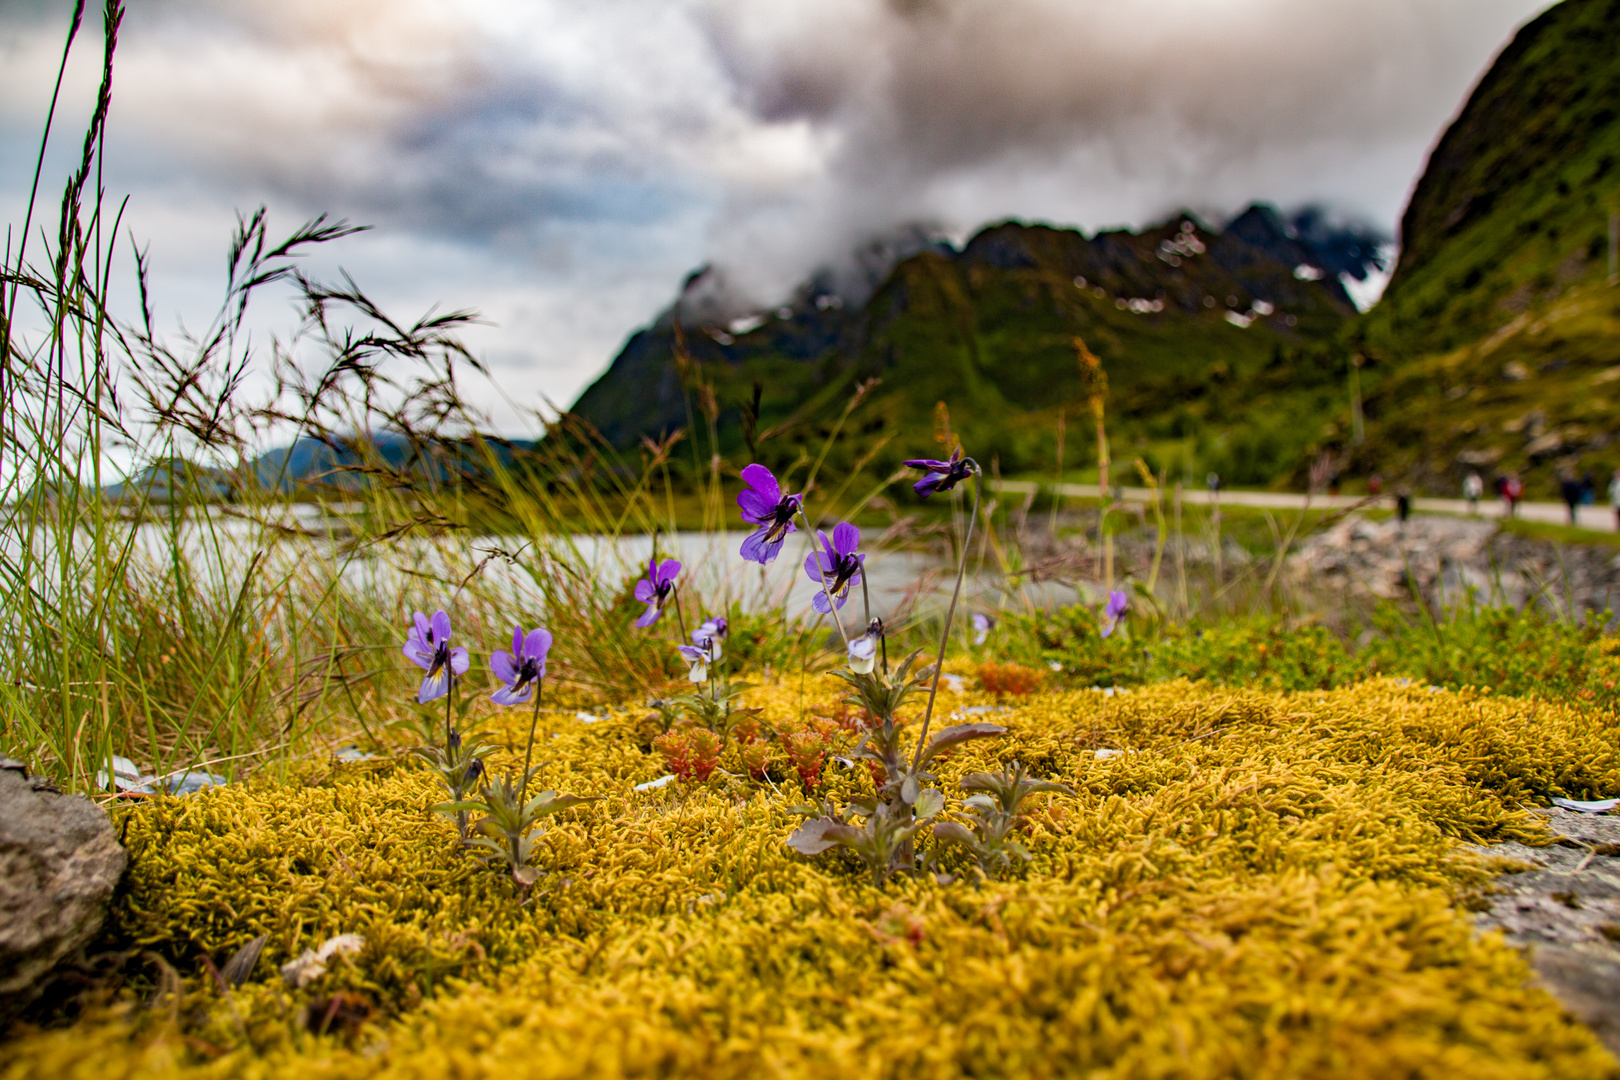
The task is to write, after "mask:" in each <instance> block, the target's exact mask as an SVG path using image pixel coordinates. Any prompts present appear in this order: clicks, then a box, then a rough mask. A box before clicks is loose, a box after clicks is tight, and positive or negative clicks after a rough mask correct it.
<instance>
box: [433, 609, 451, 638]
mask: <svg viewBox="0 0 1620 1080" xmlns="http://www.w3.org/2000/svg"><path fill="white" fill-rule="evenodd" d="M449 640H450V615H449V613H448V612H446V611H445V610H444V609H443V608H440V609H439V610H438V611H435V612H434V613H433V644H435V645H443V644H444V643H445V642H447V641H449Z"/></svg>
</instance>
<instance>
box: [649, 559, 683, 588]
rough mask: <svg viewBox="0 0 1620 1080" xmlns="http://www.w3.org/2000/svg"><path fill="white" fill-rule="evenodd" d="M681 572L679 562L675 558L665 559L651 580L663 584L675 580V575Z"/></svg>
mask: <svg viewBox="0 0 1620 1080" xmlns="http://www.w3.org/2000/svg"><path fill="white" fill-rule="evenodd" d="M680 572H681V564H680V561H679V560H677V559H665V560H664V565H663V566H660V567H659V568H658V576H657V577H656V578H654V579H653V580H654V581H656V582H657V583H658V584H660V585H663V584H666V583H667V582H671V581H674V580H675V575H676V574H678V573H680Z"/></svg>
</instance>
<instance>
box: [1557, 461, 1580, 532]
mask: <svg viewBox="0 0 1620 1080" xmlns="http://www.w3.org/2000/svg"><path fill="white" fill-rule="evenodd" d="M1558 494H1559V495H1561V496H1562V497H1563V499H1564V505H1565V506H1567V507H1568V508H1569V524H1570V527H1571V528H1574V527H1575V526H1576V525H1579V524H1580V523H1581V521H1580V505H1581V499H1582V497H1583V496H1584V495H1585V494H1586V493H1585V492H1583V491H1582V490H1581V482H1580V481H1579V480H1577V479H1575V474H1574V473H1565V474H1564V475H1563V476H1561V477H1559V478H1558Z"/></svg>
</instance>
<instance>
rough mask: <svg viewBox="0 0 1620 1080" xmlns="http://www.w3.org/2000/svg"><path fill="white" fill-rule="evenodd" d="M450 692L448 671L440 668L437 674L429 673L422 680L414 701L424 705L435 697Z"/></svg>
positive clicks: (440, 696)
mask: <svg viewBox="0 0 1620 1080" xmlns="http://www.w3.org/2000/svg"><path fill="white" fill-rule="evenodd" d="M449 692H450V672H449V671H448V670H447V669H445V668H440V669H439V671H438V674H436V675H429V676H428V677H427V678H425V679H423V680H422V688H421V689H420V690H418V691H417V692H416V702H417V704H419V705H426V704H427V703H428V702H430V701H432V700H434V699H435V698H442V697H444V695H446V694H448V693H449Z"/></svg>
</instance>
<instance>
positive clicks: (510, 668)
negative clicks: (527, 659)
mask: <svg viewBox="0 0 1620 1080" xmlns="http://www.w3.org/2000/svg"><path fill="white" fill-rule="evenodd" d="M489 670H491V671H493V672H494V673H495V677H496V678H497V679H499V680H501V682H503V683H515V682H517V677H518V670H517V663H516V662H515V661H514V658H513V656H512V654H511V653H509V652H507V651H506V650H505V649H496V650H495V655H494V656H491V657H490V658H489Z"/></svg>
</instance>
